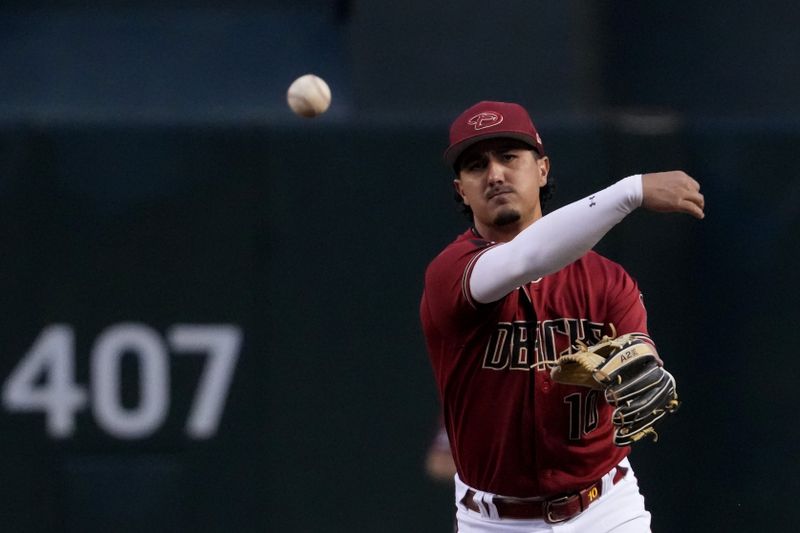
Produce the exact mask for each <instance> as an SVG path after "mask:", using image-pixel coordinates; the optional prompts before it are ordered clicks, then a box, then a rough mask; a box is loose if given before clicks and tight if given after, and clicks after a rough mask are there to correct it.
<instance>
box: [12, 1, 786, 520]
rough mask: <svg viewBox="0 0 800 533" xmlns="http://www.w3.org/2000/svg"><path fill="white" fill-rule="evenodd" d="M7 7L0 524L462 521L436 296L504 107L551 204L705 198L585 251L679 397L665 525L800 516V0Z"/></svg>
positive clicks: (645, 456)
mask: <svg viewBox="0 0 800 533" xmlns="http://www.w3.org/2000/svg"><path fill="white" fill-rule="evenodd" d="M0 6H1V7H0V250H1V251H0V253H1V254H2V260H0V301H2V305H1V306H0V313H2V315H1V316H2V319H1V320H0V382H1V385H2V406H1V407H0V516H2V522H0V529H2V531H11V532H40V531H41V532H53V531H64V532H82V533H83V532H143V531H146V532H148V533H157V532H162V531H163V532H177V531H203V532H232V531H233V532H251V531H252V532H261V531H278V532H316V531H325V532H335V531H343V532H350V531H380V532H411V531H414V532H417V531H419V532H431V533H435V532H445V531H450V530H451V527H452V513H453V503H452V499H453V496H452V488H451V486H450V484H449V483H448V482H437V481H435V480H433V479H431V478H430V477H428V475H427V474H426V471H425V461H426V453H427V451H428V449H429V447H430V446H431V443H432V441H433V439H434V437H435V435H436V431H437V416H438V399H437V395H436V392H435V388H434V383H433V379H432V375H431V372H430V368H429V365H428V360H427V355H426V353H425V351H424V343H423V339H422V336H421V331H420V327H419V321H418V314H417V306H418V302H419V297H420V295H421V291H422V276H423V271H424V268H425V266H426V265H427V263H428V261H429V260H430V259H431V258H432V257H433V256H434V255H435V254H436V253H437V252H438V251H439V250H440V249H441V248H442V247H443V246H444V245H445V244H447V243H448V242H450V241H451V240H452V239H453V238H454V237H455V236H456V235H457V234H458V233H460V232H461V231H462V230H463V229H464V227H465V226H466V220H465V219H462V217H461V215H460V214H459V213H458V212H457V209H456V206H455V203H454V202H453V200H452V197H451V188H450V187H451V185H450V181H451V179H452V176H451V173H450V171H449V170H448V169H447V168H446V167H445V165H444V164H443V162H442V160H441V154H442V151H443V150H444V148H445V147H446V145H447V128H448V126H449V123H450V121H451V120H452V119H453V118H454V117H455V116H456V115H457V114H458V113H459V112H460V111H461V110H463V109H464V108H466V107H467V106H469V105H471V104H472V103H474V102H476V101H478V100H484V99H492V100H512V101H517V102H520V103H522V104H523V105H525V106H526V107H528V109H529V110H530V111H531V114H532V115H533V117H534V121H535V122H536V123H537V126H538V128H539V130H540V132H541V134H542V137H543V140H544V145H545V148H546V150H547V151H548V152H549V155H550V157H551V160H552V166H553V169H552V173H551V175H552V177H553V179H554V180H555V182H556V184H557V193H556V197H555V202H554V205H553V206H552V207H557V206H559V205H563V204H565V203H568V202H569V201H572V200H575V199H577V198H579V197H581V196H583V195H585V194H589V193H591V192H593V191H595V190H597V189H598V188H600V187H603V186H605V185H607V184H609V183H611V182H612V181H614V180H616V179H618V178H621V177H624V176H626V175H629V174H632V173H637V172H647V171H658V170H667V169H673V168H682V169H684V170H686V171H687V172H689V173H690V174H691V175H693V176H695V177H696V178H698V179H699V181H701V182H702V185H703V189H704V192H705V194H706V199H707V210H706V213H707V218H706V220H704V221H702V222H698V221H695V220H693V219H690V218H689V217H678V216H657V215H652V214H649V213H644V212H642V213H639V212H637V213H635V214H634V215H633V216H631V217H630V219H629V220H627V221H626V222H625V223H624V224H622V225H620V226H619V227H617V228H615V229H614V230H613V231H612V232H611V234H610V235H609V236H608V237H607V238H606V239H605V240H604V241H603V242H602V243H601V244H600V245H599V246H598V249H599V251H601V252H603V253H605V254H606V255H607V256H609V257H610V258H612V259H614V260H616V261H619V262H621V263H622V264H623V265H625V266H626V268H627V269H628V271H629V272H630V273H631V275H632V276H633V277H634V278H636V279H637V281H638V282H639V284H640V287H641V288H642V290H643V292H644V295H645V301H646V302H647V305H648V309H649V316H650V329H651V333H652V334H653V336H654V338H655V339H656V340H657V342H658V343H659V346H660V351H661V353H662V354H663V356H664V358H665V359H666V360H667V361H668V366H669V368H670V370H671V371H672V372H673V373H674V374H675V376H676V378H677V380H678V384H679V391H680V393H681V397H682V399H683V400H684V404H683V407H682V410H681V413H680V414H679V415H678V416H676V417H673V418H672V419H670V420H669V421H667V422H666V423H665V424H664V429H663V430H662V431H661V432H660V433H661V438H660V439H659V442H657V443H649V442H643V443H640V444H638V445H637V446H636V447H635V449H634V450H633V454H632V461H633V463H634V465H635V467H636V470H637V473H638V477H639V480H640V485H641V487H642V490H643V492H644V494H645V497H646V501H647V505H648V507H649V508H650V510H651V511H652V512H653V530H654V531H657V532H674V531H680V532H695V531H697V532H709V531H726V532H727V531H744V530H752V529H756V528H758V529H759V530H760V531H791V530H795V528H797V527H798V526H800V510H799V509H798V506H796V505H792V504H791V501H792V498H793V496H794V495H795V494H796V493H797V489H798V488H800V483H798V480H799V479H800V465H798V458H797V457H798V442H800V432H799V431H798V426H797V425H796V424H795V422H794V420H795V416H796V405H797V399H796V398H797V392H796V387H797V385H796V383H797V372H796V371H794V370H789V369H792V368H794V367H793V366H792V363H791V361H792V357H794V350H795V344H794V341H795V340H796V331H797V324H798V319H799V318H800V317H798V315H800V306H798V305H797V296H798V289H797V285H796V281H795V278H796V276H797V272H798V269H799V268H800V261H799V260H798V258H799V257H800V252H799V251H798V242H800V241H798V230H800V207H799V206H800V158H798V157H797V151H798V148H797V147H798V142H799V141H800V97H798V95H799V94H800V4H797V3H794V2H788V1H777V0H776V1H762V2H758V3H756V2H750V1H748V0H745V1H743V2H735V3H730V2H722V1H720V0H708V1H705V2H690V1H685V0H679V1H672V2H662V1H655V2H636V3H634V2H598V1H594V2H593V1H589V0H565V1H563V2H545V1H541V0H517V1H502V0H500V1H497V2H491V3H489V2H478V1H473V0H462V1H459V2H453V1H451V2H429V1H413V0H409V1H405V2H394V1H389V0H371V1H365V0H339V1H335V0H295V1H277V0H272V1H268V0H265V1H260V2H249V1H244V0H240V1H237V0H231V1H226V2H214V1H195V2H191V1H190V2H171V1H169V0H162V1H159V2H155V1H123V0H119V1H108V2H77V1H76V2H69V1H55V0H53V1H14V0H5V1H4V2H2V4H0ZM308 72H313V73H316V74H317V75H319V76H321V77H323V78H324V79H326V80H327V82H328V83H329V85H330V87H331V89H332V92H333V103H332V105H331V108H330V110H329V111H328V112H327V113H326V114H325V115H323V116H321V117H319V118H317V119H313V120H307V119H300V118H298V117H296V116H294V115H293V114H292V113H291V112H290V110H289V109H288V107H287V106H286V102H285V93H286V88H287V87H288V85H289V84H290V83H291V81H292V80H293V79H295V78H296V77H298V76H300V75H302V74H305V73H308ZM780 369H785V370H780Z"/></svg>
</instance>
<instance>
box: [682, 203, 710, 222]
mask: <svg viewBox="0 0 800 533" xmlns="http://www.w3.org/2000/svg"><path fill="white" fill-rule="evenodd" d="M701 199H702V198H701ZM679 207H680V210H681V211H682V212H684V213H686V214H689V215H692V216H693V217H695V218H698V219H701V220H702V219H703V218H705V216H706V214H705V212H704V211H703V208H704V204H703V203H702V202H697V201H693V200H691V199H689V198H685V199H683V200H681V203H680V206H679Z"/></svg>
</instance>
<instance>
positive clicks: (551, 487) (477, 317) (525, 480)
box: [420, 230, 647, 497]
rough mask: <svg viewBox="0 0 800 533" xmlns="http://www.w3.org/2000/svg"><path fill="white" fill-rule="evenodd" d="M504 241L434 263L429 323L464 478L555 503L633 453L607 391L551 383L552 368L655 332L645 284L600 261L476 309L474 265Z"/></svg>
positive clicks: (466, 242)
mask: <svg viewBox="0 0 800 533" xmlns="http://www.w3.org/2000/svg"><path fill="white" fill-rule="evenodd" d="M492 245H493V243H491V242H489V241H486V240H483V239H482V238H480V237H479V236H478V235H477V233H475V232H474V230H470V231H467V232H465V233H464V234H462V235H460V236H459V237H458V238H457V239H456V240H455V241H454V242H453V243H451V244H450V245H449V246H448V247H447V248H445V250H444V251H442V252H441V253H440V254H439V255H438V256H437V257H436V258H435V259H434V260H433V261H432V262H431V264H430V265H429V266H428V269H427V271H426V273H425V289H424V292H423V296H422V302H421V305H420V314H421V320H422V326H423V330H424V333H425V337H426V342H427V346H428V351H429V354H430V358H431V363H432V366H433V370H434V375H435V378H436V382H437V384H438V387H439V393H440V395H441V398H442V402H443V409H444V420H445V425H446V428H447V432H448V434H449V437H450V443H451V446H452V451H453V458H454V460H455V463H456V467H457V469H458V473H459V477H460V478H461V480H462V481H464V482H465V483H466V484H468V485H470V486H472V487H474V488H476V489H478V490H483V491H487V492H492V493H495V494H500V495H505V496H517V497H531V496H549V495H555V494H558V493H561V492H567V491H572V490H574V489H579V488H583V487H585V486H586V485H588V484H589V483H591V482H593V481H595V480H597V479H599V478H600V477H602V476H603V474H605V473H606V472H608V471H609V470H610V469H611V468H613V467H614V466H615V465H616V464H617V463H618V462H619V461H620V460H621V459H622V458H623V457H625V456H626V455H627V453H628V448H619V447H617V446H615V445H614V443H613V441H612V431H613V427H612V425H611V420H610V419H611V411H612V410H611V408H610V406H609V405H608V404H607V403H606V401H605V399H604V398H603V396H602V392H601V391H594V390H590V389H588V388H585V387H578V386H568V385H561V384H558V383H555V382H553V381H552V380H551V379H550V371H549V368H548V366H547V363H548V362H553V361H555V360H556V359H557V358H558V357H559V356H560V355H562V354H564V353H568V352H569V351H570V347H571V346H572V345H573V344H575V343H576V341H583V342H585V343H587V344H590V345H591V344H594V343H595V342H597V341H598V340H599V339H600V338H601V337H602V336H603V335H611V334H612V329H611V327H610V325H611V324H613V325H614V327H615V328H616V333H617V334H618V335H619V334H623V333H630V332H641V333H645V334H646V333H647V316H646V311H645V308H644V305H643V303H642V300H641V295H640V292H639V289H638V287H637V285H636V283H635V282H634V281H633V280H632V279H631V277H630V276H628V274H627V273H626V272H625V271H624V270H623V269H622V267H621V266H619V265H618V264H616V263H614V262H612V261H610V260H608V259H606V258H604V257H602V256H600V255H599V254H597V253H594V252H589V253H587V254H586V255H584V256H583V257H581V258H580V259H579V260H577V261H575V262H574V263H572V264H570V265H568V266H567V267H565V268H563V269H562V270H560V271H558V272H556V273H554V274H551V275H548V276H545V277H543V278H541V279H539V280H536V281H534V282H532V283H528V284H527V285H525V286H522V287H520V288H518V289H516V290H514V291H512V292H511V293H510V294H508V295H507V296H506V297H504V298H503V299H501V300H499V301H497V302H494V303H490V304H480V303H477V302H474V301H473V300H472V299H471V297H470V294H469V289H468V279H469V275H470V272H471V268H472V265H473V264H474V262H475V260H476V259H477V258H478V257H479V256H480V254H481V253H482V252H483V251H485V250H488V249H489V248H490V247H491V246H492Z"/></svg>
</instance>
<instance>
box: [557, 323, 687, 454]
mask: <svg viewBox="0 0 800 533" xmlns="http://www.w3.org/2000/svg"><path fill="white" fill-rule="evenodd" d="M551 374H552V377H553V380H554V381H556V382H558V383H565V384H569V385H582V386H589V387H592V388H600V389H603V390H604V391H605V398H606V401H607V402H608V403H609V404H610V405H611V406H613V407H614V413H613V415H612V422H613V424H614V444H616V445H617V446H627V445H629V444H632V443H634V442H636V441H638V440H640V439H641V438H643V437H645V436H646V435H651V436H652V437H653V438H654V440H655V439H657V438H658V435H657V433H656V432H655V429H654V428H653V424H655V423H656V422H657V421H658V420H659V419H661V418H662V417H664V416H665V415H667V414H668V413H674V412H675V411H676V410H677V408H678V406H679V405H680V402H679V401H678V394H677V392H676V388H675V378H674V377H673V376H672V374H670V373H669V372H667V371H666V370H665V369H664V367H663V366H661V360H660V359H659V357H658V354H657V352H656V349H655V346H653V345H652V344H651V343H650V342H649V341H648V340H647V337H646V336H644V335H637V334H635V333H633V334H627V335H622V336H620V337H617V338H613V339H612V338H604V339H603V340H602V341H600V342H599V343H598V344H595V345H594V346H588V347H587V346H581V347H580V349H579V350H578V351H577V352H576V353H573V354H569V355H565V356H563V357H561V359H559V360H558V364H557V366H556V367H555V368H553V370H552V371H551Z"/></svg>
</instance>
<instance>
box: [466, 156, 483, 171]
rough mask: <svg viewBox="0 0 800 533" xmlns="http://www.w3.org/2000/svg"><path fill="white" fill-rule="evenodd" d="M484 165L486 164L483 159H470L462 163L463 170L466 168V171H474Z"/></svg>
mask: <svg viewBox="0 0 800 533" xmlns="http://www.w3.org/2000/svg"><path fill="white" fill-rule="evenodd" d="M485 166H486V162H485V161H483V160H481V159H474V160H472V161H468V162H467V163H466V164H465V165H464V167H463V168H464V170H467V171H468V172H474V171H476V170H480V169H482V168H484V167H485Z"/></svg>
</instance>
